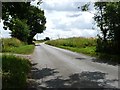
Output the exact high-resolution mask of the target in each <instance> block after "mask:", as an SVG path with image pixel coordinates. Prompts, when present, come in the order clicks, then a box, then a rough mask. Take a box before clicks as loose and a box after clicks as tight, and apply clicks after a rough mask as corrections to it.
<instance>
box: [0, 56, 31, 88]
mask: <svg viewBox="0 0 120 90" xmlns="http://www.w3.org/2000/svg"><path fill="white" fill-rule="evenodd" d="M1 57H2V87H3V89H4V88H25V87H26V84H27V83H26V80H27V74H28V72H29V70H30V67H31V65H30V62H29V61H28V60H27V59H23V58H20V57H16V56H13V55H3V56H0V58H1Z"/></svg>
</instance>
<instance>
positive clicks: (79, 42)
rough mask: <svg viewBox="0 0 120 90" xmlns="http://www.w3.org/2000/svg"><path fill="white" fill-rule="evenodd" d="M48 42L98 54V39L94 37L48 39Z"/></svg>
mask: <svg viewBox="0 0 120 90" xmlns="http://www.w3.org/2000/svg"><path fill="white" fill-rule="evenodd" d="M46 44H49V45H53V46H57V47H60V48H64V49H68V50H71V51H74V52H78V53H84V54H87V55H91V56H95V55H96V52H95V51H96V39H94V38H82V37H73V38H67V39H58V40H52V41H47V42H46Z"/></svg>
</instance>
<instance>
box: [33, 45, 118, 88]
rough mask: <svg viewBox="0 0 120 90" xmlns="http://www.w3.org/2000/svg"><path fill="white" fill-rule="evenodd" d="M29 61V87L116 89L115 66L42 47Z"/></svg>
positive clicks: (68, 52) (73, 53)
mask: <svg viewBox="0 0 120 90" xmlns="http://www.w3.org/2000/svg"><path fill="white" fill-rule="evenodd" d="M31 60H32V63H33V67H32V70H31V73H32V74H31V78H32V79H31V80H33V81H34V82H35V83H34V84H35V85H33V84H31V87H36V88H40V87H47V88H118V65H109V64H107V63H102V62H96V59H95V58H94V57H90V56H86V55H84V54H78V53H75V52H71V51H68V50H64V49H60V48H56V47H53V46H49V45H46V44H44V43H42V44H38V45H36V47H35V51H34V53H33V55H32V56H31Z"/></svg>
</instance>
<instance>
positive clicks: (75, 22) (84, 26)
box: [38, 0, 98, 39]
mask: <svg viewBox="0 0 120 90" xmlns="http://www.w3.org/2000/svg"><path fill="white" fill-rule="evenodd" d="M78 1H79V0H60V1H58V0H52V1H51V0H45V1H44V2H43V4H42V5H41V8H42V9H43V10H44V11H45V16H46V19H47V23H46V27H47V28H46V30H45V31H44V33H43V34H39V35H38V36H39V39H40V38H41V39H42V38H45V37H47V36H48V37H50V38H52V39H55V38H67V37H75V36H76V37H78V36H79V37H95V36H96V35H97V33H98V32H97V31H96V30H92V27H93V26H94V25H93V22H94V20H93V16H94V14H92V13H89V12H81V11H80V10H78V8H77V7H78V6H80V5H84V3H85V2H84V3H78ZM79 2H80V1H79ZM90 10H91V11H90V12H94V9H93V5H91V6H90Z"/></svg>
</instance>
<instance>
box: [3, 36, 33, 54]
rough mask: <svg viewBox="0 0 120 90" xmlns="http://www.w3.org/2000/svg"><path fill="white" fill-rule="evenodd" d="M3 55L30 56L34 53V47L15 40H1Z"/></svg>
mask: <svg viewBox="0 0 120 90" xmlns="http://www.w3.org/2000/svg"><path fill="white" fill-rule="evenodd" d="M2 42H3V45H2V52H3V53H17V54H31V53H32V52H33V51H34V45H27V44H26V43H24V42H21V41H20V40H18V39H16V38H6V39H2Z"/></svg>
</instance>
